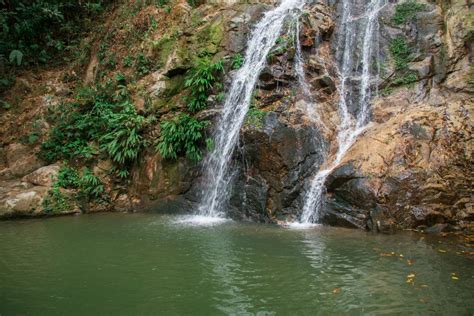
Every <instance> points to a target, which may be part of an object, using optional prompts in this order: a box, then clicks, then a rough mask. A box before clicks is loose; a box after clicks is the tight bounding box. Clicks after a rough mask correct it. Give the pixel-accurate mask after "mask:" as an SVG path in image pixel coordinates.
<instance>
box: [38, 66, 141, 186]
mask: <svg viewBox="0 0 474 316" xmlns="http://www.w3.org/2000/svg"><path fill="white" fill-rule="evenodd" d="M116 81H117V82H116V83H117V84H116V85H115V89H116V90H115V92H112V91H113V89H111V88H110V86H109V85H107V84H106V85H104V86H99V87H97V88H95V89H94V88H87V89H82V90H80V91H79V93H78V97H77V99H78V101H77V102H75V103H69V104H63V105H61V107H60V108H59V110H58V111H57V112H56V113H55V116H53V119H54V121H55V122H57V124H56V125H55V126H54V127H53V129H52V130H51V131H50V134H49V137H48V139H47V140H46V141H44V142H43V143H42V144H41V151H40V157H41V158H43V159H45V160H46V161H48V162H54V161H57V160H66V161H71V160H73V161H82V162H87V161H88V160H91V159H92V158H94V156H96V155H99V154H104V155H106V156H107V158H109V159H111V160H112V161H113V162H114V163H115V167H116V170H117V171H121V170H124V169H127V168H128V167H129V166H130V165H131V164H132V163H133V162H134V161H135V160H136V159H137V157H138V154H139V152H140V150H141V149H142V148H143V147H144V145H145V139H144V137H143V136H142V132H143V130H144V128H145V126H146V125H147V124H148V122H149V121H150V120H147V119H145V117H143V116H141V115H139V114H137V112H136V110H135V108H134V106H133V104H131V103H130V102H129V101H128V100H127V98H128V93H126V92H124V91H123V90H124V89H125V90H126V86H124V83H123V77H122V76H119V75H118V76H117V78H116ZM120 91H122V92H120ZM119 175H120V176H121V177H124V176H125V175H128V172H119Z"/></svg>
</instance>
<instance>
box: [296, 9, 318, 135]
mask: <svg viewBox="0 0 474 316" xmlns="http://www.w3.org/2000/svg"><path fill="white" fill-rule="evenodd" d="M299 17H300V15H299V14H298V15H296V16H295V18H294V19H295V21H296V23H295V29H296V31H295V46H296V54H295V72H296V77H297V78H298V84H299V86H300V87H301V90H302V91H303V95H304V97H305V98H306V99H307V100H305V108H304V111H305V112H306V113H307V114H308V117H309V118H310V119H311V120H312V121H313V122H315V123H317V124H320V125H322V126H324V124H323V123H322V121H321V119H320V117H319V114H318V112H317V111H316V104H315V103H314V100H313V97H312V96H311V91H310V87H309V84H308V81H307V80H306V74H305V72H304V63H305V62H304V59H303V52H302V51H301V43H300V23H299Z"/></svg>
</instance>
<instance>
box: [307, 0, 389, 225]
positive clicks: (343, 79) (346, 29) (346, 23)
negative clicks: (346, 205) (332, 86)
mask: <svg viewBox="0 0 474 316" xmlns="http://www.w3.org/2000/svg"><path fill="white" fill-rule="evenodd" d="M383 2H384V0H371V2H370V3H369V4H368V5H367V6H366V9H365V10H364V11H365V12H364V13H363V17H365V26H364V32H363V37H362V57H361V60H360V63H361V65H362V71H361V73H360V74H357V72H355V71H354V70H353V68H354V60H353V58H354V47H355V46H354V45H355V44H356V43H355V42H354V41H355V40H357V38H359V36H358V34H356V30H357V23H356V22H357V20H358V19H354V18H352V17H351V14H350V13H351V12H352V11H353V10H352V5H351V2H350V0H344V2H343V9H342V21H341V29H340V34H344V37H341V38H339V41H338V48H341V47H344V48H343V52H342V58H341V59H342V61H341V64H342V65H341V67H340V69H339V75H340V84H339V87H338V92H339V95H340V100H339V115H340V126H339V132H338V135H337V141H338V148H337V152H336V155H335V158H334V159H333V160H332V161H331V162H330V163H327V165H328V167H327V168H325V169H322V170H320V171H319V172H318V173H317V174H316V176H315V177H314V178H313V179H312V180H311V183H310V189H309V191H308V193H307V195H306V199H305V204H304V207H303V212H302V214H301V217H300V221H299V222H300V223H305V224H306V223H317V222H319V220H320V216H321V214H320V213H321V207H322V202H323V201H322V198H323V193H324V190H325V187H324V183H325V181H326V178H327V177H328V175H329V174H330V173H331V171H332V170H333V169H334V168H335V167H337V165H338V164H339V163H340V162H341V160H342V158H343V157H344V155H345V154H346V152H347V151H348V150H349V148H350V147H351V146H352V144H353V143H354V141H355V140H356V138H357V137H358V136H359V135H360V133H361V132H362V131H363V130H364V129H365V126H366V124H367V122H368V119H369V110H370V109H369V101H370V98H371V95H372V91H371V78H372V74H371V72H370V61H371V57H372V53H373V46H374V41H373V37H374V33H375V32H376V31H378V28H379V26H378V13H379V11H380V9H381V7H382V5H383ZM363 17H361V18H360V19H362V18H363ZM375 44H378V42H375ZM356 76H359V80H360V91H359V101H358V106H359V110H358V113H357V115H356V117H355V120H354V119H352V118H351V116H350V114H349V110H348V102H351V100H350V99H349V98H348V87H349V85H350V82H349V80H351V79H354V77H356ZM377 76H378V75H377ZM349 88H350V87H349Z"/></svg>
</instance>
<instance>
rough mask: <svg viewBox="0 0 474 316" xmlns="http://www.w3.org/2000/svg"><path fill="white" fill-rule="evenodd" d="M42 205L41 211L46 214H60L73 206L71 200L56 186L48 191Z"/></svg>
mask: <svg viewBox="0 0 474 316" xmlns="http://www.w3.org/2000/svg"><path fill="white" fill-rule="evenodd" d="M42 205H43V211H44V212H45V213H47V214H51V213H62V212H65V211H68V210H71V209H72V208H73V206H74V204H73V201H72V199H71V198H70V197H68V196H66V195H65V194H63V193H62V192H61V189H60V188H59V187H58V186H54V187H53V188H52V189H51V190H49V191H48V194H47V195H46V196H45V197H44V199H43V203H42Z"/></svg>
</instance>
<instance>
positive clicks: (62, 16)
mask: <svg viewBox="0 0 474 316" xmlns="http://www.w3.org/2000/svg"><path fill="white" fill-rule="evenodd" d="M106 2H108V0H95V1H76V0H62V1H60V0H35V1H30V0H15V1H6V2H5V1H0V4H2V5H3V6H2V9H1V10H0V29H1V32H0V42H1V43H2V44H1V45H0V55H2V56H6V57H8V62H9V63H10V64H11V65H16V66H20V65H21V66H23V65H30V64H34V63H38V62H46V61H48V60H50V59H51V57H52V56H53V55H54V54H56V53H58V52H61V51H65V50H66V48H67V47H70V46H74V45H76V41H77V38H78V35H79V34H81V33H82V32H84V31H87V27H88V26H89V25H90V24H91V23H90V20H89V19H90V18H93V17H94V16H95V15H96V14H98V13H100V12H101V11H102V9H103V5H104V4H105V3H106ZM71 51H72V50H71Z"/></svg>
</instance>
